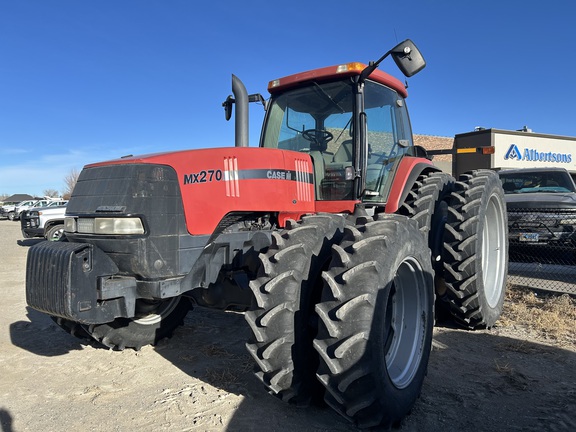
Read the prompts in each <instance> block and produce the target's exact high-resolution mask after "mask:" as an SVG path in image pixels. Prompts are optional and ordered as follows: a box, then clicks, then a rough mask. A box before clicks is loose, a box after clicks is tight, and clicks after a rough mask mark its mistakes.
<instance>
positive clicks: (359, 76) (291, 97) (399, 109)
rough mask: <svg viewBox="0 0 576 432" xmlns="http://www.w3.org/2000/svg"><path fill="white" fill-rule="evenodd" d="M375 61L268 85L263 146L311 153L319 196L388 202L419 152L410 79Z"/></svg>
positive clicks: (303, 74) (330, 68) (289, 77)
mask: <svg viewBox="0 0 576 432" xmlns="http://www.w3.org/2000/svg"><path fill="white" fill-rule="evenodd" d="M404 44H405V43H404ZM409 50H410V51H411V52H412V53H414V48H409ZM391 52H392V53H393V52H394V50H391ZM402 53H404V51H402ZM383 58H385V56H384V57H383ZM383 58H382V59H383ZM420 58H421V57H420ZM382 59H381V60H379V61H378V63H379V62H380V61H382ZM422 62H423V60H422ZM375 66H377V64H376V65H375V64H374V63H372V64H371V65H370V66H367V65H365V64H362V63H348V64H343V65H337V66H332V67H325V68H321V69H316V70H312V71H308V72H305V73H301V74H296V75H291V76H288V77H285V78H281V79H278V80H274V81H271V82H270V84H269V86H268V90H269V92H270V94H271V99H270V100H269V102H268V105H267V114H266V119H265V122H264V126H263V131H262V136H261V142H260V146H261V147H265V148H277V149H282V150H292V151H298V152H303V153H306V154H308V155H310V157H311V159H312V161H313V164H314V184H315V191H316V200H319V201H333V200H362V201H364V202H367V203H384V202H386V200H387V197H388V192H389V190H390V184H391V181H392V178H393V172H394V170H395V168H396V166H397V165H398V162H399V161H400V159H401V158H402V157H403V156H404V155H406V154H413V153H414V150H413V142H412V131H411V128H410V121H409V118H408V111H407V109H406V104H405V97H406V96H407V93H406V90H405V87H404V85H403V84H402V83H401V82H400V81H399V80H397V79H396V78H393V77H392V76H390V75H388V74H385V73H384V72H381V71H379V70H377V69H376V67H375ZM422 67H423V65H422V66H420V69H421V68H422ZM414 73H415V72H414Z"/></svg>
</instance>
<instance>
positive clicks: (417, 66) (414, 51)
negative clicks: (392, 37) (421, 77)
mask: <svg viewBox="0 0 576 432" xmlns="http://www.w3.org/2000/svg"><path fill="white" fill-rule="evenodd" d="M390 54H391V55H392V58H393V59H394V62H395V63H396V66H398V69H400V70H401V71H402V73H403V74H404V75H405V76H407V77H411V76H412V75H414V74H417V73H418V72H420V71H421V70H422V69H424V66H426V61H425V60H424V57H422V54H421V53H420V50H419V49H418V48H417V47H416V45H414V42H412V41H411V40H410V39H406V40H405V41H404V42H401V43H399V44H398V45H396V46H395V47H394V48H392V49H391V50H390Z"/></svg>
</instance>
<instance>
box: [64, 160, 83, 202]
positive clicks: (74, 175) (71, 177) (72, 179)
mask: <svg viewBox="0 0 576 432" xmlns="http://www.w3.org/2000/svg"><path fill="white" fill-rule="evenodd" d="M79 175H80V171H78V170H77V169H76V168H72V169H71V170H70V172H69V173H68V174H66V177H64V184H65V185H66V188H65V189H64V191H63V192H62V195H63V198H65V199H69V198H70V196H71V195H72V191H73V190H74V186H76V182H77V181H78V176H79Z"/></svg>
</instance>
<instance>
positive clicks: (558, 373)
mask: <svg viewBox="0 0 576 432" xmlns="http://www.w3.org/2000/svg"><path fill="white" fill-rule="evenodd" d="M249 334H250V330H249V328H248V326H247V324H246V323H245V320H244V318H243V316H242V314H235V313H223V312H217V311H211V310H203V309H201V308H197V309H194V310H193V311H191V312H190V313H189V314H188V316H187V317H186V320H185V323H184V326H183V327H181V328H179V329H178V330H177V331H176V332H175V334H174V336H173V337H172V339H170V340H169V341H168V343H166V344H165V345H162V346H161V347H157V349H156V351H157V352H158V353H159V354H161V355H162V356H164V357H165V358H166V359H168V360H169V361H170V362H171V363H172V364H173V365H175V366H176V367H178V368H180V369H181V370H182V371H183V372H185V373H186V374H188V375H190V376H191V377H194V378H197V379H199V380H201V381H203V382H205V383H208V384H210V385H211V386H213V387H216V388H219V389H222V390H225V391H226V392H230V393H234V394H236V395H241V396H243V400H242V402H241V403H240V404H239V405H238V407H237V408H236V409H235V411H234V415H233V417H232V419H231V421H230V423H229V426H228V429H227V430H231V431H232V430H243V431H244V430H260V427H261V424H260V422H261V421H262V420H261V419H262V413H266V415H265V418H266V420H265V421H266V425H267V428H268V429H269V430H275V431H293V430H295V429H296V430H303V431H320V430H325V431H352V430H358V429H357V428H355V427H354V426H353V425H351V424H350V423H348V422H347V421H346V420H345V419H343V418H341V417H340V416H338V415H337V414H336V413H335V412H333V411H332V410H331V409H330V408H328V407H325V406H313V407H309V408H306V409H303V408H297V407H294V406H290V405H287V404H285V403H283V402H281V401H279V400H278V399H276V398H275V397H273V396H270V395H268V394H267V393H266V391H265V389H264V387H263V385H262V384H261V383H260V382H259V380H258V379H257V378H256V377H255V376H254V374H253V372H252V369H253V364H254V363H253V360H252V358H251V356H250V355H249V354H248V353H247V350H246V347H245V341H246V340H247V339H248V337H249ZM574 382H576V353H575V352H574V351H570V350H565V349H561V348H556V347H553V346H548V345H542V344H539V343H535V342H532V341H528V340H525V339H514V338H510V337H505V336H502V335H500V334H499V331H498V327H495V328H494V329H492V330H481V331H474V332H472V331H467V330H461V329H455V328H449V327H436V328H435V329H434V341H433V350H432V354H431V357H430V362H429V367H428V374H427V377H426V379H425V380H424V386H423V390H422V394H421V396H420V398H419V399H418V401H417V402H416V405H415V406H414V408H413V410H412V413H411V414H410V415H409V416H408V417H407V418H406V419H405V420H404V421H403V423H402V425H401V430H402V431H424V430H425V431H431V432H435V431H438V432H440V431H442V432H446V431H461V430H476V431H480V432H483V431H486V432H488V431H493V430H503V429H508V428H509V426H511V425H514V428H518V429H519V430H528V431H540V430H556V429H557V430H576V419H575V418H573V416H572V415H570V413H574V412H576V391H575V390H574V388H573V385H572V383H574ZM464 413H465V415H464ZM288 419H289V421H288ZM555 427H556V429H554V428H555Z"/></svg>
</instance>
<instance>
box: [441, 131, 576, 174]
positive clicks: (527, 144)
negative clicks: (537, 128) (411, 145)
mask: <svg viewBox="0 0 576 432" xmlns="http://www.w3.org/2000/svg"><path fill="white" fill-rule="evenodd" d="M432 153H434V152H432ZM452 155H453V157H452V173H453V175H454V176H456V177H458V176H459V175H460V174H462V173H464V172H466V171H470V170H473V169H480V168H490V169H504V168H551V167H556V168H565V169H566V170H568V171H569V172H570V173H571V174H572V175H573V177H574V176H576V137H568V136H560V135H548V134H540V133H534V132H532V131H531V130H530V129H528V128H524V129H522V130H519V131H508V130H500V129H479V130H475V131H473V132H467V133H462V134H457V135H456V136H455V137H454V148H453V150H452Z"/></svg>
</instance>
